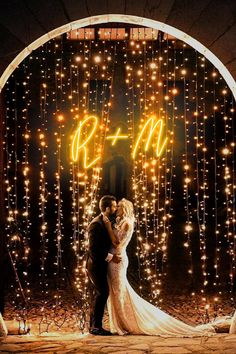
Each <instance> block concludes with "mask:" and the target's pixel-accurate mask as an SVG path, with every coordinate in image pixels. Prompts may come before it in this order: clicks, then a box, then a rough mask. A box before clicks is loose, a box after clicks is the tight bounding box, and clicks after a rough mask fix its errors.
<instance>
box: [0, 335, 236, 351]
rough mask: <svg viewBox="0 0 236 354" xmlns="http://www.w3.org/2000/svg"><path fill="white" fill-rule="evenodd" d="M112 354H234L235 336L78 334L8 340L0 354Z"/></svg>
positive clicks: (3, 342) (25, 336)
mask: <svg viewBox="0 0 236 354" xmlns="http://www.w3.org/2000/svg"><path fill="white" fill-rule="evenodd" d="M23 352H24V353H83V354H88V353H96V354H100V353H101V354H102V353H109V354H110V353H112V354H116V353H117V354H118V353H119V354H147V353H158V354H173V353H175V354H195V353H196V354H208V353H213V352H214V353H218V354H221V353H222V354H235V353H236V335H228V334H217V335H216V336H214V337H211V338H205V337H204V338H178V339H176V338H160V337H153V336H123V337H120V336H112V337H98V336H92V335H90V334H89V335H84V336H83V335H79V334H62V333H60V334H58V333H57V334H56V333H55V334H53V333H51V334H50V335H47V336H45V335H44V336H37V335H24V336H18V335H16V336H8V337H7V338H6V339H5V340H3V341H2V342H1V343H0V353H23Z"/></svg>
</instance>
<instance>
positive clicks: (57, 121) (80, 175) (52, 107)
mask: <svg viewBox="0 0 236 354" xmlns="http://www.w3.org/2000/svg"><path fill="white" fill-rule="evenodd" d="M96 30H97V29H96ZM104 31H105V30H104V29H103V32H104ZM95 32H96V31H95ZM95 32H93V33H95ZM103 32H102V33H103ZM123 32H124V31H123ZM123 32H122V33H123ZM131 32H132V31H131ZM131 32H130V33H131ZM136 32H137V33H139V32H138V30H137V31H136ZM136 32H135V33H136ZM86 33H87V32H86ZM117 33H118V32H117ZM128 33H129V28H127V29H126V34H125V32H124V33H123V37H122V39H121V40H120V39H119V38H115V39H114V38H113V40H111V38H110V37H109V36H108V40H101V39H99V31H98V32H97V37H94V36H92V37H91V36H89V37H88V38H84V40H81V39H78V38H77V37H76V40H74V41H72V40H71V37H70V36H68V38H67V37H66V36H61V37H60V38H57V39H55V40H53V41H50V42H48V43H47V44H45V45H44V46H43V47H41V48H40V49H38V50H37V51H35V52H34V53H32V54H31V55H30V56H29V57H27V58H26V59H25V61H24V62H23V63H22V65H21V66H20V67H19V68H18V69H17V70H16V71H15V72H14V74H13V75H12V76H11V77H10V79H9V81H8V83H7V88H6V106H7V109H6V119H5V131H6V134H5V156H6V167H5V187H6V188H5V190H6V209H7V213H8V216H7V222H6V233H7V237H8V251H9V257H10V260H11V265H12V269H13V271H14V275H15V281H14V282H13V281H12V287H14V288H15V294H16V296H15V297H14V300H13V304H14V306H15V309H16V314H17V316H18V318H19V319H21V320H23V321H26V319H27V318H28V316H29V309H30V308H32V307H33V306H34V305H33V304H34V298H37V297H39V298H40V306H39V308H40V316H41V317H40V318H41V320H40V326H41V327H42V326H43V325H46V327H47V326H48V328H49V327H50V324H52V322H53V323H54V325H55V324H56V326H57V328H58V329H60V328H61V327H62V326H63V324H64V323H66V321H67V320H68V318H67V315H66V311H65V309H66V302H67V300H68V299H67V296H66V295H65V293H66V289H70V290H69V293H70V296H69V297H70V298H72V305H71V306H72V308H73V312H74V313H73V316H74V317H73V319H74V321H75V322H76V326H77V328H79V329H80V330H84V329H85V328H86V327H87V326H88V313H89V301H90V299H89V289H88V279H87V273H86V250H87V243H88V240H87V234H86V229H87V226H88V224H89V222H90V221H91V219H92V217H93V216H94V215H95V213H96V212H97V203H98V199H99V197H100V196H101V194H102V193H103V191H104V184H103V178H102V170H103V168H102V167H103V164H104V163H105V162H106V161H109V160H112V159H113V157H114V156H117V155H118V156H119V155H121V154H124V151H125V158H126V160H127V161H128V167H129V169H130V170H131V171H132V173H131V176H130V178H129V179H128V180H127V181H126V184H127V196H128V197H129V198H130V199H132V201H133V202H134V206H135V215H136V227H135V234H134V239H135V244H136V249H133V250H132V252H133V254H135V257H136V258H135V265H136V267H137V268H138V272H136V274H137V277H134V278H135V279H134V280H135V281H134V284H136V287H137V289H136V290H137V291H139V292H140V293H141V294H142V296H144V297H146V298H147V299H148V300H149V301H151V302H153V303H154V304H156V305H158V306H163V305H162V296H161V291H162V290H163V287H164V286H165V285H166V284H167V283H168V284H169V285H168V286H170V287H172V288H173V289H174V288H175V284H176V286H179V285H178V284H185V285H186V287H187V288H188V289H189V291H190V292H191V291H192V294H193V295H194V294H195V290H199V291H200V294H201V295H202V301H203V303H204V304H206V306H207V296H208V293H209V291H213V292H214V294H216V296H215V299H216V300H215V301H219V298H220V296H221V292H222V290H223V289H226V288H227V289H228V290H229V293H230V297H231V299H232V300H234V298H233V294H234V286H235V237H236V236H235V151H234V147H235V129H234V119H235V117H234V116H235V111H234V110H235V102H234V99H233V97H232V94H231V92H230V90H229V89H228V87H227V85H226V83H225V81H224V80H223V78H222V77H221V76H220V74H219V73H218V72H217V70H216V69H215V68H214V67H213V65H212V64H211V63H209V62H208V61H207V60H206V59H205V58H204V57H203V56H202V55H200V54H199V53H198V52H197V51H196V50H194V49H192V48H190V47H189V46H187V45H186V44H185V43H183V42H181V41H177V40H175V39H174V38H169V37H168V35H166V34H164V33H162V32H159V33H158V35H157V32H156V31H153V32H152V31H151V30H150V31H149V32H148V33H149V38H148V40H145V38H141V35H137V36H136V37H132V36H131V37H132V38H131V37H130V38H129V36H128ZM140 33H141V32H140ZM151 33H152V35H151ZM96 38H97V39H96ZM117 72H119V77H118V76H117ZM118 98H119V100H120V101H119V102H122V106H119V105H116V100H117V99H118ZM117 117H119V118H117ZM120 122H121V123H122V124H123V125H122V129H124V127H127V131H122V134H124V137H123V138H124V139H123V140H121V138H120V139H119V136H118V137H117V141H116V144H114V146H113V145H111V143H112V141H111V140H109V139H112V136H114V131H113V128H114V127H115V128H117V129H118V128H120V126H119V124H120ZM85 123H86V124H85ZM94 127H95V128H94ZM93 128H94V132H93V134H92V138H91V139H90V140H89V141H88V143H87V144H86V154H85V152H84V151H85V150H84V149H81V151H77V152H75V155H76V154H77V159H75V160H73V159H72V150H73V149H72V146H73V143H74V144H75V145H76V134H77V138H78V132H79V134H80V136H79V138H80V139H81V140H80V142H81V141H86V139H87V138H88V136H90V133H91V131H93ZM76 132H77V133H76ZM113 139H114V138H113ZM112 155H114V156H112ZM94 161H95V162H94ZM87 167H88V168H87ZM108 192H109V191H108ZM131 266H132V265H131ZM31 284H33V285H31ZM35 284H38V285H37V286H36V285H35ZM32 292H33V293H34V294H33V295H34V296H33V299H32V295H31V293H32ZM67 294H68V293H67ZM52 308H53V309H54V314H55V316H52V317H51V318H50V315H49V313H50V311H49V312H48V309H52ZM60 311H61V312H60ZM58 313H61V314H62V315H61V321H58V320H57V316H58ZM41 327H40V331H41Z"/></svg>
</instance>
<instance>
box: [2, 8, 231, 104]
mask: <svg viewBox="0 0 236 354" xmlns="http://www.w3.org/2000/svg"><path fill="white" fill-rule="evenodd" d="M111 22H118V23H127V24H134V25H139V26H145V27H150V28H154V29H157V30H160V31H163V32H165V33H167V34H170V35H172V36H174V37H176V38H177V39H179V40H182V41H183V42H185V43H187V44H188V45H190V46H191V47H193V48H194V49H196V50H197V51H198V52H199V53H201V54H202V55H204V56H205V57H206V58H207V59H208V60H209V61H210V62H211V63H212V64H213V65H214V66H215V67H216V69H217V70H218V71H219V72H220V74H221V75H222V77H223V78H224V79H225V81H226V83H227V85H228V86H229V88H230V89H231V91H232V93H233V96H234V98H235V99H236V82H235V80H234V78H233V76H232V75H231V73H230V72H229V70H228V69H227V68H226V66H225V65H224V64H223V63H222V62H221V61H220V60H219V58H217V56H216V55H215V54H213V53H212V52H211V51H210V50H209V49H208V48H207V47H205V46H204V45H203V44H201V43H200V42H199V41H198V40H196V39H194V38H193V37H191V36H189V35H188V34H186V33H185V32H183V31H181V30H179V29H177V28H175V27H173V26H170V25H167V24H165V23H163V22H159V21H156V20H152V19H149V18H144V17H139V16H133V15H122V14H104V15H99V16H91V17H86V18H83V19H81V20H78V21H73V22H70V23H68V24H66V25H63V26H61V27H58V28H56V29H54V30H52V31H50V32H48V33H47V34H45V35H43V36H41V37H39V38H38V39H37V40H35V41H34V42H32V43H31V44H30V45H29V46H27V47H26V48H25V49H24V50H22V51H21V52H20V53H19V54H18V55H17V56H16V58H15V59H14V60H13V61H12V62H11V63H10V64H9V65H8V67H7V68H6V70H5V71H4V72H3V74H2V76H1V77H0V92H1V90H2V89H3V87H4V85H5V83H6V82H7V80H8V78H9V76H10V75H11V74H12V72H13V71H14V70H15V69H16V68H17V67H18V66H19V64H20V63H21V62H22V61H23V60H24V59H25V58H26V57H27V56H28V55H29V54H30V53H31V52H32V51H33V50H35V49H37V48H39V47H40V46H42V45H43V44H45V43H46V42H48V41H49V40H50V39H53V38H55V37H57V36H59V35H62V34H64V33H66V32H69V31H71V30H75V29H78V28H82V27H86V26H91V25H97V24H101V23H111Z"/></svg>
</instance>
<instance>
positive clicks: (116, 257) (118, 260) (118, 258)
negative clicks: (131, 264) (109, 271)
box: [112, 254, 121, 263]
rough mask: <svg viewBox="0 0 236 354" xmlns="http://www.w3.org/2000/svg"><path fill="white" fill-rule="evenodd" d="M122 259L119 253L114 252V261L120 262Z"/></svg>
mask: <svg viewBox="0 0 236 354" xmlns="http://www.w3.org/2000/svg"><path fill="white" fill-rule="evenodd" d="M120 261H121V256H119V255H118V254H114V255H113V257H112V262H114V263H120Z"/></svg>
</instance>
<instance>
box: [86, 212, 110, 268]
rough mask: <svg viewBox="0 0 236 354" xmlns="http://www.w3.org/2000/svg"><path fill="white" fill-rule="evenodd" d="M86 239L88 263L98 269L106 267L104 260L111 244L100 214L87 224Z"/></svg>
mask: <svg viewBox="0 0 236 354" xmlns="http://www.w3.org/2000/svg"><path fill="white" fill-rule="evenodd" d="M88 238H89V248H88V257H89V258H90V261H92V263H94V265H96V266H98V267H99V266H105V265H107V262H106V261H105V259H106V257H107V254H108V252H109V249H110V248H111V245H112V243H111V239H110V237H109V234H108V231H107V229H106V226H105V225H104V222H103V220H102V214H100V215H98V216H96V217H95V218H94V219H93V220H92V221H91V223H90V224H89V227H88Z"/></svg>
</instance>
